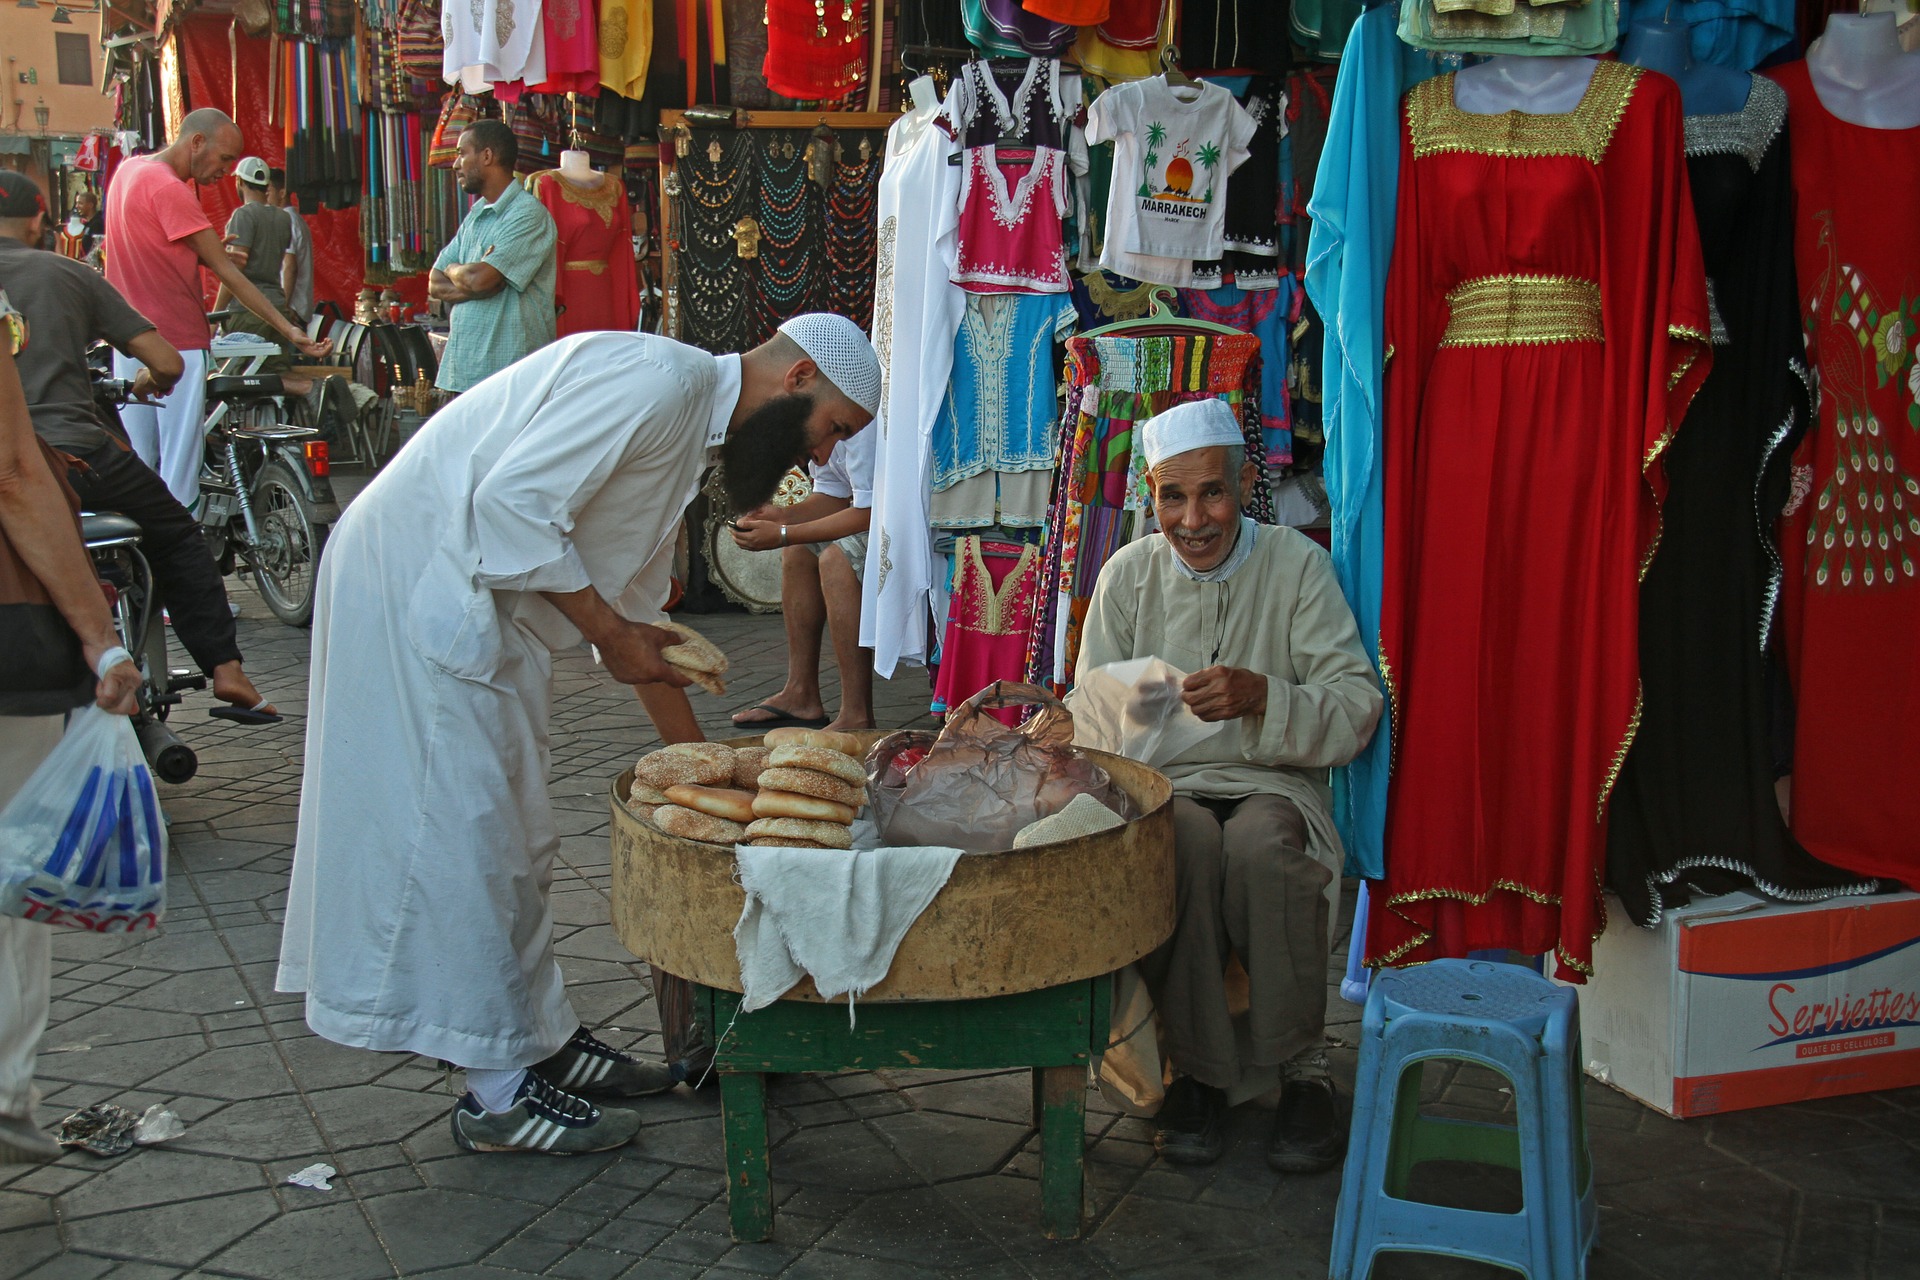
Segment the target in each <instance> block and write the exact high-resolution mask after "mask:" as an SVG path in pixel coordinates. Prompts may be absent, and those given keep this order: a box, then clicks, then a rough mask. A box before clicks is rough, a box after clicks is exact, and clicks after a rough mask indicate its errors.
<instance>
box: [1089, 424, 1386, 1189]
mask: <svg viewBox="0 0 1920 1280" xmlns="http://www.w3.org/2000/svg"><path fill="white" fill-rule="evenodd" d="M1142 440H1143V448H1144V450H1145V452H1146V457H1147V462H1148V466H1149V473H1148V484H1149V488H1150V491H1151V493H1152V497H1153V509H1154V515H1155V517H1156V518H1157V519H1158V520H1159V523H1160V528H1161V530H1162V532H1160V533H1156V534H1152V535H1149V536H1147V537H1144V538H1141V539H1138V540H1137V541H1135V542H1133V543H1130V544H1129V545H1127V546H1125V547H1122V548H1121V549H1120V550H1119V551H1118V552H1116V553H1115V554H1114V556H1113V558H1112V559H1111V560H1109V561H1108V562H1107V564H1106V566H1105V567H1104V568H1103V569H1102V570H1101V571H1100V581H1099V585H1098V586H1097V587H1096V588H1095V590H1094V593H1093V600H1092V603H1091V605H1090V607H1089V609H1088V613H1087V621H1086V628H1085V631H1084V633H1083V636H1082V639H1081V644H1080V654H1079V658H1078V662H1077V669H1078V670H1079V671H1083V672H1084V671H1090V670H1092V669H1093V668H1095V667H1099V666H1105V665H1106V664H1108V663H1113V662H1124V661H1127V660H1130V659H1134V658H1146V657H1157V658H1160V659H1162V660H1163V661H1165V662H1166V663H1168V664H1169V665H1171V666H1173V667H1176V668H1178V669H1179V670H1181V671H1189V672H1192V673H1193V674H1192V675H1189V676H1187V677H1186V679H1185V681H1184V683H1183V685H1182V687H1181V689H1180V691H1179V696H1180V699H1181V701H1182V702H1184V703H1185V704H1186V705H1187V706H1188V707H1189V708H1191V709H1192V711H1193V712H1194V714H1195V715H1197V716H1198V717H1199V718H1200V719H1202V720H1205V721H1209V722H1214V723H1220V722H1225V724H1224V727H1223V729H1222V730H1221V731H1220V732H1218V733H1216V734H1214V735H1213V736H1212V737H1210V738H1207V739H1206V740H1204V741H1202V742H1200V743H1198V744H1197V745H1195V746H1193V747H1190V748H1189V749H1188V750H1186V751H1185V752H1183V753H1182V754H1180V755H1179V756H1176V757H1175V758H1174V759H1173V760H1172V761H1171V762H1169V763H1168V764H1165V765H1163V766H1162V767H1161V768H1162V772H1164V773H1165V774H1166V775H1167V777H1168V779H1170V780H1171V781H1172V783H1173V791H1174V802H1173V805H1174V813H1173V818H1174V863H1175V867H1176V875H1177V877H1178V883H1179V895H1178V901H1179V915H1178V919H1177V921H1176V923H1175V925H1174V933H1173V937H1172V938H1170V939H1168V941H1167V942H1166V943H1165V944H1164V945H1162V946H1161V947H1160V948H1159V949H1158V950H1156V951H1154V952H1153V953H1152V954H1151V955H1149V956H1147V957H1145V958H1144V959H1142V960H1141V961H1140V962H1139V968H1140V973H1141V976H1142V977H1143V978H1145V980H1146V983H1147V988H1148V990H1149V991H1150V992H1151V993H1152V995H1153V1001H1154V1006H1155V1008H1156V1010H1157V1011H1158V1013H1159V1016H1160V1028H1161V1046H1162V1048H1163V1049H1164V1050H1165V1052H1166V1055H1167V1058H1168V1060H1169V1062H1170V1063H1171V1065H1172V1067H1173V1070H1174V1072H1175V1074H1176V1076H1177V1079H1176V1080H1175V1081H1174V1083H1173V1084H1172V1085H1171V1086H1170V1087H1169V1088H1168V1090H1167V1098H1166V1102H1165V1104H1164V1105H1163V1106H1162V1107H1161V1110H1160V1114H1159V1115H1158V1116H1157V1117H1156V1130H1155V1140H1156V1143H1157V1144H1158V1145H1159V1147H1160V1151H1161V1154H1162V1155H1164V1156H1165V1157H1166V1158H1167V1159H1168V1160H1170V1161H1173V1162H1175V1163H1185V1164H1206V1163H1210V1162H1211V1161H1213V1160H1215V1159H1217V1158H1218V1157H1219V1155H1220V1152H1221V1150H1222V1148H1223V1145H1224V1140H1225V1133H1224V1130H1225V1117H1226V1110H1227V1106H1228V1104H1229V1102H1231V1101H1236V1100H1244V1099H1246V1098H1249V1097H1253V1096H1256V1095H1258V1094H1260V1093H1263V1092H1266V1091H1267V1090H1269V1089H1270V1088H1271V1087H1272V1085H1273V1084H1274V1083H1275V1082H1276V1081H1278V1082H1281V1084H1282V1091H1281V1101H1280V1111H1279V1116H1278V1117H1277V1119H1276V1121H1275V1125H1274V1130H1273V1136H1272V1138H1271V1140H1270V1142H1269V1144H1268V1147H1267V1160H1268V1163H1270V1164H1271V1165H1272V1166H1273V1167H1274V1168H1275V1169H1277V1170H1279V1171H1281V1172H1283V1173H1317V1172H1321V1171H1324V1170H1327V1169H1331V1168H1333V1167H1335V1165H1337V1164H1338V1163H1339V1160H1340V1157H1341V1155H1342V1154H1343V1153H1344V1152H1345V1150H1346V1126H1345V1122H1344V1120H1343V1118H1342V1116H1341V1108H1340V1105H1339V1102H1338V1100H1337V1098H1336V1097H1335V1095H1334V1088H1333V1082H1332V1080H1331V1079H1329V1078H1328V1075H1327V1068H1326V1053H1325V1024H1326V992H1327V987H1326V982H1327V955H1328V952H1329V950H1330V949H1331V939H1330V929H1331V922H1332V918H1333V909H1334V905H1335V902H1336V901H1337V899H1338V895H1339V884H1340V864H1341V862H1342V860H1343V857H1344V854H1343V851H1342V849H1341V845H1340V837H1339V835H1338V834H1337V833H1336V832H1335V830H1334V826H1333V818H1332V815H1331V812H1330V809H1331V803H1332V796H1331V792H1330V790H1329V787H1328V773H1327V771H1328V770H1329V769H1331V768H1332V767H1334V766H1336V765H1341V764H1345V763H1346V762H1347V761H1349V760H1351V759H1353V757H1354V756H1356V755H1358V754H1359V753H1360V751H1361V750H1362V748H1364V747H1365V746H1366V745H1367V740H1368V739H1369V738H1371V737H1372V736H1373V730H1374V726H1375V724H1377V723H1378V721H1379V719H1380V711H1381V705H1382V699H1381V696H1380V690H1379V688H1378V686H1377V684H1376V683H1375V680H1374V675H1373V668H1372V667H1371V666H1370V665H1369V664H1368V662H1367V656H1366V652H1365V651H1364V650H1363V649H1362V648H1361V647H1360V634H1359V630H1358V628H1357V627H1356V626H1355V625H1354V620H1353V614H1352V612H1351V611H1350V610H1349V609H1348V608H1347V603H1346V600H1345V598H1344V597H1343V596H1342V595H1341V593H1340V584H1339V582H1338V581H1337V580H1336V579H1335V577H1334V574H1333V563H1332V560H1331V559H1330V558H1329V557H1328V555H1327V553H1326V552H1325V551H1323V550H1322V549H1321V548H1320V547H1319V546H1317V545H1316V544H1315V543H1313V542H1312V541H1311V540H1310V539H1308V538H1307V537H1306V536H1305V535H1304V534H1301V533H1299V532H1297V531H1295V530H1293V529H1287V528H1279V527H1272V526H1260V525H1256V524H1254V522H1253V521H1252V520H1250V519H1248V518H1247V517H1246V516H1244V515H1243V514H1241V506H1242V501H1243V498H1244V495H1245V493H1246V491H1247V489H1248V487H1249V486H1250V485H1252V484H1254V483H1255V482H1256V480H1257V474H1258V473H1257V470H1256V468H1255V467H1254V466H1253V464H1252V463H1249V462H1247V460H1246V456H1245V452H1244V448H1243V445H1242V440H1243V436H1242V434H1241V430H1240V423H1239V421H1238V419H1237V418H1236V417H1235V415H1234V412H1233V410H1231V409H1230V408H1228V406H1227V405H1226V404H1225V403H1224V402H1223V401H1220V400H1202V401H1195V402H1193V403H1190V404H1183V405H1179V406H1176V407H1175V408H1173V409H1170V410H1168V411H1167V412H1166V413H1163V414H1161V415H1160V416H1159V417H1157V418H1154V419H1152V420H1151V421H1149V422H1148V423H1147V424H1146V425H1145V427H1144V428H1143V430H1142ZM1152 692H1159V691H1157V690H1156V691H1152ZM1141 696H1142V697H1146V696H1148V695H1147V693H1146V692H1143V694H1142V695H1141ZM1234 960H1237V961H1238V964H1239V966H1240V968H1241V969H1244V970H1245V973H1246V984H1245V989H1246V992H1247V1010H1246V1013H1245V1015H1244V1019H1237V1018H1236V1017H1234V1016H1233V1014H1232V1013H1231V1012H1230V1005H1229V998H1228V981H1227V970H1228V965H1229V962H1230V961H1234ZM1236 1024H1238V1025H1236Z"/></svg>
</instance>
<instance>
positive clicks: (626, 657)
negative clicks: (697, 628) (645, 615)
mask: <svg viewBox="0 0 1920 1280" xmlns="http://www.w3.org/2000/svg"><path fill="white" fill-rule="evenodd" d="M679 642H680V637H678V636H676V635H674V634H673V632H671V631H663V630H662V629H660V628H659V627H650V626H648V625H647V624H646V623H644V622H626V621H624V620H623V621H622V622H621V623H620V624H619V625H618V626H616V627H612V628H610V629H609V630H608V632H607V633H606V634H605V635H602V636H601V637H599V638H598V639H596V640H595V641H594V644H595V647H596V648H598V649H599V650H600V665H601V666H603V667H605V668H606V669H607V674H608V675H610V676H612V677H613V678H614V679H615V680H618V681H619V682H620V683H621V684H667V685H672V686H673V687H674V688H676V689H684V688H686V687H687V686H688V685H690V684H692V683H693V681H691V680H689V679H687V677H685V676H683V675H681V674H680V672H678V671H677V670H675V669H674V667H673V665H672V664H671V663H669V662H668V661H667V660H666V659H665V658H663V657H661V656H660V651H661V650H662V649H664V648H666V647H667V646H668V645H671V644H678V643H679Z"/></svg>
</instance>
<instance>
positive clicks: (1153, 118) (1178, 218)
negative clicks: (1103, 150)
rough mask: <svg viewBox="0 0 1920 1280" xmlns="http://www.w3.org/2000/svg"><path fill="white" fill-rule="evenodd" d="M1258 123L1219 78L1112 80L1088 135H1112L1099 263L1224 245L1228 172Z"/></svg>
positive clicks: (1189, 253)
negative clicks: (1195, 81)
mask: <svg viewBox="0 0 1920 1280" xmlns="http://www.w3.org/2000/svg"><path fill="white" fill-rule="evenodd" d="M1254 128H1255V125H1254V120H1253V117H1252V116H1250V115H1248V114H1247V112H1246V109H1245V108H1244V107H1242V106H1241V105H1240V104H1239V103H1238V102H1235V101H1234V100H1233V95H1232V94H1231V93H1229V92H1227V90H1225V89H1223V88H1221V87H1220V86H1219V85H1216V84H1201V85H1197V86H1194V87H1191V88H1189V87H1187V86H1185V85H1182V86H1180V87H1179V88H1174V87H1173V86H1171V85H1169V84H1168V83H1167V78H1166V77H1165V76H1155V77H1154V78H1153V79H1151V80H1136V81H1134V82H1132V83H1130V84H1120V85H1115V86H1114V87H1113V88H1111V89H1108V90H1107V91H1106V92H1105V93H1103V94H1101V95H1100V96H1099V97H1098V98H1095V99H1094V101H1093V106H1092V108H1090V109H1089V110H1088V112H1087V140H1088V141H1089V142H1112V143H1113V144H1114V151H1113V188H1112V191H1111V192H1110V193H1109V195H1108V197H1107V241H1106V249H1107V252H1106V253H1104V254H1103V255H1102V256H1101V259H1100V262H1101V265H1102V266H1105V267H1108V268H1110V269H1113V270H1116V271H1118V270H1124V267H1123V266H1122V264H1123V263H1124V262H1125V261H1126V258H1127V257H1128V256H1129V255H1136V254H1145V255H1148V256H1150V257H1157V258H1175V259H1185V260H1187V261H1189V262H1190V261H1191V260H1193V259H1195V258H1201V259H1207V258H1217V257H1219V256H1220V254H1221V252H1222V249H1223V248H1224V244H1223V240H1224V236H1223V234H1222V224H1223V222H1224V220H1225V218H1226V208H1227V175H1228V174H1229V173H1232V172H1233V171H1234V170H1235V169H1237V168H1239V167H1240V166H1241V165H1242V164H1243V163H1245V162H1246V159H1247V155H1248V151H1247V146H1248V144H1249V143H1251V142H1252V141H1253V131H1254Z"/></svg>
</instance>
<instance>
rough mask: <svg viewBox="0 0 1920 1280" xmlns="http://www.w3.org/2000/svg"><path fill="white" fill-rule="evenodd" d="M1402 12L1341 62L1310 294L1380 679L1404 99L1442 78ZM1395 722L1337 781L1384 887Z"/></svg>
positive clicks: (1363, 628) (1311, 207) (1371, 30)
mask: <svg viewBox="0 0 1920 1280" xmlns="http://www.w3.org/2000/svg"><path fill="white" fill-rule="evenodd" d="M1394 21H1395V15H1394V11H1393V7H1392V6H1391V5H1382V6H1380V7H1378V8H1375V9H1370V10H1368V11H1367V13H1365V14H1364V15H1362V16H1361V18H1360V20H1359V21H1358V22H1357V23H1356V24H1355V25H1354V29H1353V34H1352V36H1351V38H1350V39H1349V40H1348V42H1347V53H1346V56H1345V57H1344V58H1342V59H1341V62H1340V78H1339V81H1338V82H1337V83H1336V84H1335V86H1334V91H1333V103H1332V111H1331V114H1330V117H1329V121H1328V126H1327V145H1326V149H1325V150H1324V151H1323V152H1322V153H1321V156H1320V167H1319V170H1318V173H1317V176H1316V177H1315V180H1314V184H1313V196H1312V200H1311V202H1310V203H1309V204H1308V205H1307V213H1308V215H1309V217H1310V219H1311V228H1312V231H1311V236H1310V238H1309V239H1308V242H1307V250H1306V258H1307V268H1306V292H1307V294H1308V295H1309V296H1310V297H1311V298H1312V299H1313V302H1314V304H1315V306H1316V307H1317V308H1318V310H1319V311H1320V312H1321V313H1322V314H1324V315H1329V316H1332V317H1333V318H1334V321H1333V323H1332V324H1331V325H1329V326H1327V328H1326V329H1325V331H1324V342H1323V347H1322V350H1323V351H1324V353H1325V369H1326V374H1325V381H1324V382H1323V384H1322V396H1323V402H1322V406H1321V408H1322V411H1323V414H1324V418H1323V425H1324V431H1325V444H1326V451H1325V453H1324V455H1323V457H1322V463H1321V467H1322V470H1321V474H1322V478H1323V479H1324V481H1325V483H1326V491H1327V501H1328V504H1329V507H1330V517H1331V521H1330V523H1331V529H1332V551H1333V571H1334V574H1335V576H1336V577H1338V578H1339V579H1340V590H1341V591H1342V593H1344V594H1345V596H1346V598H1347V605H1348V607H1349V608H1351V609H1352V610H1353V616H1354V618H1355V620H1357V621H1358V622H1359V624H1360V642H1361V643H1362V644H1364V645H1365V646H1366V649H1367V658H1368V660H1369V661H1371V662H1372V663H1373V664H1374V670H1375V673H1376V674H1378V671H1379V661H1380V574H1381V559H1380V557H1381V546H1382V544H1381V539H1382V537H1383V529H1382V524H1383V521H1384V520H1385V506H1384V502H1385V478H1386V471H1385V468H1384V466H1383V465H1382V461H1381V456H1380V433H1381V426H1382V420H1383V418H1384V416H1385V414H1384V398H1383V396H1382V394H1381V380H1382V378H1381V370H1382V367H1383V366H1384V364H1385V361H1386V338H1385V336H1384V328H1385V319H1384V312H1385V309H1386V292H1387V263H1388V261H1389V260H1390V259H1391V257H1392V255H1393V220H1394V205H1395V200H1396V199H1397V197H1398V193H1399V189H1400V146H1399V140H1400V98H1401V94H1402V92H1403V91H1404V90H1405V89H1406V88H1408V87H1410V86H1412V85H1414V84H1417V83H1418V82H1419V81H1420V80H1422V79H1425V78H1426V77H1427V76H1429V75H1431V74H1432V65H1431V63H1430V62H1429V61H1428V59H1427V58H1426V57H1425V56H1424V55H1416V54H1414V53H1413V51H1411V50H1409V49H1408V48H1407V46H1405V45H1403V44H1401V43H1400V38H1399V36H1397V35H1395V34H1394ZM1392 728H1393V726H1392V723H1391V717H1388V716H1382V717H1380V724H1379V727H1378V728H1376V729H1375V730H1374V734H1373V739H1372V741H1370V742H1368V743H1367V748H1366V750H1365V751H1362V752H1361V753H1360V754H1359V755H1358V756H1356V757H1355V758H1354V760H1353V761H1352V763H1350V764H1348V765H1347V766H1346V767H1345V768H1342V769H1335V770H1334V771H1333V814H1334V823H1335V825H1336V826H1338V827H1339V829H1340V839H1341V842H1342V843H1343V844H1344V845H1345V846H1346V849H1347V871H1348V873H1349V874H1352V875H1359V876H1364V877H1366V878H1367V879H1369V880H1378V879H1379V878H1380V875H1381V871H1382V868H1383V867H1384V866H1385V861H1386V859H1385V853H1384V849H1385V838H1386V825H1387V763H1388V759H1389V743H1390V741H1391V739H1392Z"/></svg>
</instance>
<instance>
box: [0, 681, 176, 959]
mask: <svg viewBox="0 0 1920 1280" xmlns="http://www.w3.org/2000/svg"><path fill="white" fill-rule="evenodd" d="M166 861H167V829H166V824H165V823H164V822H162V821H161V818H160V801H159V797H158V796H157V795H155V793H154V787H153V775H152V774H151V773H150V772H148V770H147V762H146V760H145V758H144V757H142V755H141V754H140V742H139V740H138V739H137V738H135V737H134V733H133V725H132V724H131V723H129V722H128V721H127V720H126V719H125V718H124V717H122V716H114V715H109V714H107V713H106V712H104V711H102V710H100V709H99V708H98V707H93V706H88V707H82V708H81V709H80V710H78V711H76V712H74V714H73V719H72V720H71V722H69V724H68V726H67V731H66V733H65V735H64V736H62V737H61V739H60V743H59V745H58V746H56V747H55V748H54V749H53V751H52V753H51V754H49V755H48V756H47V758H46V759H45V760H44V761H42V762H41V764H40V767H39V768H38V769H36V770H35V771H34V774H33V776H32V777H31V778H28V779H27V782H26V785H25V786H23V787H21V788H20V791H19V793H18V794H16V795H15V796H14V797H13V799H12V800H11V801H9V802H8V803H7V806H6V808H5V809H0V915H10V916H20V917H23V918H24V919H28V920H38V921H40V922H41V923H43V924H51V925H65V926H67V927H69V928H76V929H89V930H92V931H94V932H96V933H133V932H138V931H141V930H146V929H152V928H154V927H155V926H156V925H158V924H159V923H160V914H161V911H162V909H163V908H164V906H165V903H166Z"/></svg>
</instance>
